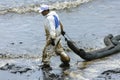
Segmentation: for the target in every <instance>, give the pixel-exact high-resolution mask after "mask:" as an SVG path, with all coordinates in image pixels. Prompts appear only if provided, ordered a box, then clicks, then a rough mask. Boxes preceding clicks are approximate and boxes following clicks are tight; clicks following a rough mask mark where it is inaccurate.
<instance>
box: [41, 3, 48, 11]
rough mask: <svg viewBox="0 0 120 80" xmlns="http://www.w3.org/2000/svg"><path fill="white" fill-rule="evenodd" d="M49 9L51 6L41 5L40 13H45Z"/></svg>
mask: <svg viewBox="0 0 120 80" xmlns="http://www.w3.org/2000/svg"><path fill="white" fill-rule="evenodd" d="M48 9H49V6H48V5H44V4H43V5H41V6H40V8H39V12H40V13H41V12H43V11H44V10H48Z"/></svg>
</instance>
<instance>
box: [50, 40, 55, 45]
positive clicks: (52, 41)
mask: <svg viewBox="0 0 120 80" xmlns="http://www.w3.org/2000/svg"><path fill="white" fill-rule="evenodd" d="M51 44H52V45H53V46H55V39H52V38H51Z"/></svg>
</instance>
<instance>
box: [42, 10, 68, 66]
mask: <svg viewBox="0 0 120 80" xmlns="http://www.w3.org/2000/svg"><path fill="white" fill-rule="evenodd" d="M45 17H46V20H45V23H44V27H45V32H46V45H45V47H44V50H43V55H42V62H43V63H44V64H50V58H51V56H52V55H53V54H57V55H59V56H60V59H61V61H62V62H63V63H69V62H70V58H69V56H68V55H67V54H66V53H65V52H64V50H63V48H62V46H61V27H60V21H59V17H58V15H57V14H56V12H55V11H50V12H49V13H48V14H47V15H46V16H45ZM51 38H52V39H55V46H53V45H51V43H50V42H51Z"/></svg>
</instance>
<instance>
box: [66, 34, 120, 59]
mask: <svg viewBox="0 0 120 80" xmlns="http://www.w3.org/2000/svg"><path fill="white" fill-rule="evenodd" d="M119 40H120V35H117V36H115V37H113V35H112V34H109V35H108V36H105V38H104V44H105V45H106V47H104V48H101V49H98V50H94V51H90V52H86V51H85V50H84V49H79V48H78V47H77V46H76V45H75V44H74V43H73V42H72V41H70V40H67V45H68V47H69V48H70V49H71V50H72V51H73V52H74V53H75V54H77V55H78V56H80V57H81V58H83V59H84V60H87V61H89V60H93V59H98V58H102V57H106V56H109V55H112V54H115V53H118V52H120V42H119ZM114 42H115V43H114Z"/></svg>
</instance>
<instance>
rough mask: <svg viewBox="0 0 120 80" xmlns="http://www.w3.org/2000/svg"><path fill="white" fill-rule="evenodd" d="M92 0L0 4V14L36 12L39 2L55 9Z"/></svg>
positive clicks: (70, 6) (66, 7)
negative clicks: (13, 4) (10, 5)
mask: <svg viewBox="0 0 120 80" xmlns="http://www.w3.org/2000/svg"><path fill="white" fill-rule="evenodd" d="M89 1H92V0H75V1H64V2H54V3H51V2H50V3H49V4H48V3H45V2H42V3H35V2H34V3H30V4H29V5H26V4H19V6H18V5H15V6H12V7H9V6H3V5H0V14H6V13H9V12H13V13H27V12H38V8H39V7H40V5H41V4H48V5H49V6H50V9H55V10H63V9H68V8H73V7H77V6H79V5H80V4H82V3H86V2H89Z"/></svg>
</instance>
